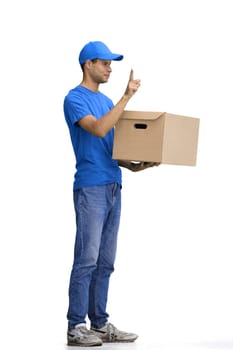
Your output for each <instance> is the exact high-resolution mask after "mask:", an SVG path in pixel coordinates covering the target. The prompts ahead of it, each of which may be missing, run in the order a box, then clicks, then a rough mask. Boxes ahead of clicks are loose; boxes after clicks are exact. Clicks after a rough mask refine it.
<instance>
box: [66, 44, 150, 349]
mask: <svg viewBox="0 0 233 350" xmlns="http://www.w3.org/2000/svg"><path fill="white" fill-rule="evenodd" d="M122 59H123V56H122V55H120V54H114V53H112V52H111V51H110V50H109V48H108V47H107V46H106V45H105V44H104V43H102V42H100V41H94V42H89V43H88V44H86V45H85V46H84V47H83V49H82V50H81V52H80V54H79V63H80V65H81V69H82V72H83V79H82V81H81V83H80V84H79V85H78V86H77V87H76V88H74V89H72V90H70V91H69V93H68V94H67V96H66V97H65V100H64V114H65V118H66V122H67V125H68V127H69V131H70V137H71V141H72V145H73V149H74V153H75V157H76V173H75V179H74V186H73V190H74V207H75V213H76V224H77V232H76V241H75V249H74V262H73V267H72V271H71V277H70V285H69V308H68V313H67V318H68V333H67V341H68V345H75V346H97V345H101V344H102V343H103V342H133V341H135V340H136V338H137V335H136V334H133V333H127V332H122V331H120V330H118V329H117V328H116V327H115V326H113V325H112V324H111V323H109V322H108V317H109V315H108V313H107V312H106V305H107V297H108V287H109V279H110V275H111V273H112V272H113V271H114V261H115V256H116V247H117V234H118V228H119V222H120V213H121V184H122V177H121V168H120V166H124V167H126V168H128V169H130V170H132V171H139V170H143V169H145V168H147V167H150V166H153V165H155V164H154V163H139V164H134V163H131V162H119V163H118V162H117V161H116V160H113V159H112V148H113V137H114V126H115V124H116V123H117V121H118V119H119V118H120V117H121V114H122V112H123V111H124V108H125V107H126V105H127V103H128V101H129V100H130V99H131V97H132V96H133V95H134V94H135V93H136V92H137V90H138V88H139V86H140V80H138V79H134V76H133V71H132V70H131V72H130V78H129V81H128V84H127V87H126V90H125V92H124V94H123V96H122V97H121V99H120V100H119V102H118V103H117V104H116V105H115V106H114V105H113V102H112V101H111V99H110V98H108V97H107V96H106V95H104V94H103V93H101V92H100V91H99V85H100V84H103V83H106V82H107V81H108V79H109V77H110V73H111V71H112V69H111V62H112V60H114V61H120V60H122ZM87 315H88V317H89V320H90V325H91V328H90V330H88V329H87V327H86V317H87Z"/></svg>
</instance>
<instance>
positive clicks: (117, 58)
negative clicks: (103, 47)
mask: <svg viewBox="0 0 233 350" xmlns="http://www.w3.org/2000/svg"><path fill="white" fill-rule="evenodd" d="M97 58H99V59H100V60H110V61H121V60H123V58H124V56H123V55H118V54H116V53H113V54H107V55H101V57H97Z"/></svg>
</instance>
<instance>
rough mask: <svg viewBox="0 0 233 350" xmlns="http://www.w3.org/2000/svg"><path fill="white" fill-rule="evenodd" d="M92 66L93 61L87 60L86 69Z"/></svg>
mask: <svg viewBox="0 0 233 350" xmlns="http://www.w3.org/2000/svg"><path fill="white" fill-rule="evenodd" d="M91 65H92V61H91V60H87V61H86V62H85V67H86V68H87V69H90V67H91Z"/></svg>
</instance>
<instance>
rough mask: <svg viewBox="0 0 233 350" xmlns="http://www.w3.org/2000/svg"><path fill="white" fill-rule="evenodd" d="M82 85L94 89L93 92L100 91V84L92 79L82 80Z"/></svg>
mask: <svg viewBox="0 0 233 350" xmlns="http://www.w3.org/2000/svg"><path fill="white" fill-rule="evenodd" d="M80 85H81V86H84V87H85V88H87V89H89V90H91V91H93V92H98V91H99V84H97V83H95V82H92V81H87V80H85V79H84V80H82V82H81V83H80Z"/></svg>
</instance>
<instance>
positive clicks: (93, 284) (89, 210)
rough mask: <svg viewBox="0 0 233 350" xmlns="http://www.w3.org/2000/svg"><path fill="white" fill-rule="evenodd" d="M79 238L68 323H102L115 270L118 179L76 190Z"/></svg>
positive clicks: (71, 281)
mask: <svg viewBox="0 0 233 350" xmlns="http://www.w3.org/2000/svg"><path fill="white" fill-rule="evenodd" d="M74 206H75V213H76V225H77V232H76V240H75V247H74V263H73V267H72V271H71V276H70V285H69V308H68V313H67V318H68V326H69V328H73V327H74V326H75V325H76V324H79V323H85V322H86V321H85V319H86V316H87V315H88V317H89V319H90V321H91V325H92V326H95V327H101V326H102V325H104V324H105V323H106V322H107V320H108V316H109V315H108V314H107V312H106V305H107V297H108V287H109V279H110V275H111V273H112V272H113V271H114V262H115V256H116V248H117V235H118V229H119V223H120V213H121V186H120V185H118V184H117V183H112V184H107V185H103V186H93V187H85V188H81V189H79V190H77V191H75V192H74Z"/></svg>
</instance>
